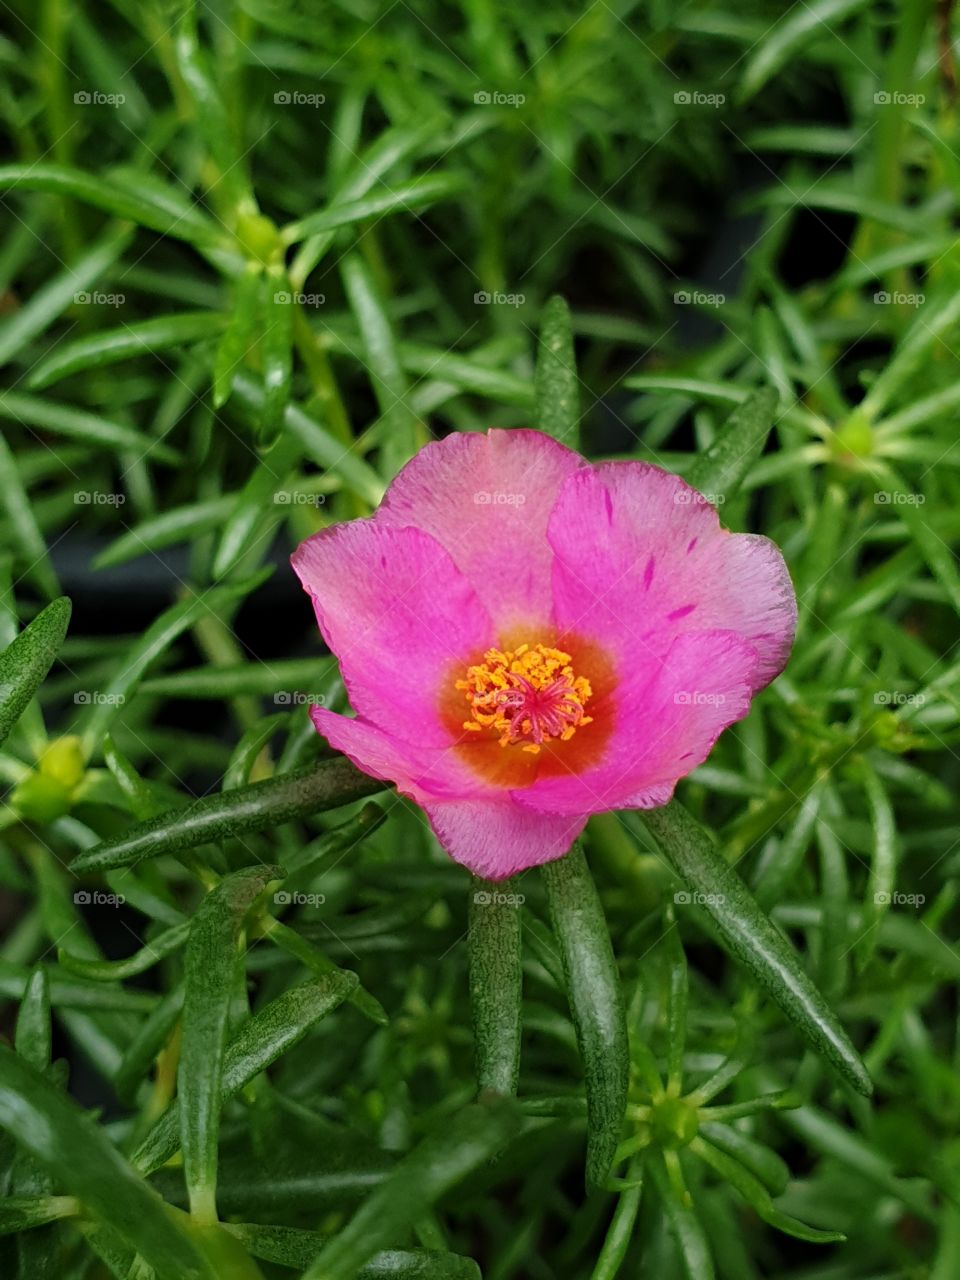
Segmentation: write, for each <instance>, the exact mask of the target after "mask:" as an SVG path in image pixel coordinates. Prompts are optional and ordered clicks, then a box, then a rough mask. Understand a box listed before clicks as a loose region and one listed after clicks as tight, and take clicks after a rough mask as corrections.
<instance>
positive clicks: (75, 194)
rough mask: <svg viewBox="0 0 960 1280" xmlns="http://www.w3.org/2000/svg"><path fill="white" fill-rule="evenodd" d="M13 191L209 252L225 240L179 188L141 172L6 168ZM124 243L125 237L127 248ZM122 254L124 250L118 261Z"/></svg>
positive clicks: (3, 176) (5, 181) (4, 180)
mask: <svg viewBox="0 0 960 1280" xmlns="http://www.w3.org/2000/svg"><path fill="white" fill-rule="evenodd" d="M12 187H17V188H18V189H20V190H23V191H49V192H52V193H54V194H56V195H61V196H69V197H71V198H72V199H75V200H82V201H83V202H84V203H85V204H91V205H93V206H94V207H95V208H97V209H102V210H103V211H104V212H105V213H112V214H114V215H115V216H116V217H118V218H125V219H127V220H129V221H130V222H137V223H139V224H140V225H141V226H143V227H149V228H150V230H151V231H159V232H160V233H161V234H162V235H168V236H173V237H174V238H175V239H178V240H189V241H190V242H191V243H193V244H197V245H203V246H205V247H207V248H210V247H213V246H215V245H217V244H220V243H221V242H222V241H223V235H222V233H221V232H220V231H219V230H218V229H217V226H216V224H215V223H213V222H211V221H210V219H209V218H207V217H205V216H204V215H203V214H202V213H201V211H200V209H199V208H198V207H197V206H196V205H194V204H191V202H190V201H189V200H186V199H185V198H184V196H183V194H182V193H181V191H179V190H178V189H177V188H176V187H166V186H164V185H163V184H162V183H160V182H158V181H157V180H156V179H155V178H154V179H152V180H151V181H149V182H147V181H145V179H144V175H143V173H140V172H137V173H134V174H130V173H124V172H123V171H119V172H117V173H115V174H107V173H102V172H98V173H97V174H96V175H94V174H92V173H86V172H84V170H82V169H71V168H69V167H68V166H66V165H56V164H28V165H15V164H12V165H2V166H0V189H8V188H12ZM123 243H125V238H124V240H123V241H122V242H121V245H120V248H121V249H122V247H123ZM119 252H120V250H119V249H118V251H117V256H119ZM99 274H100V272H99V271H98V272H97V273H96V274H95V275H94V276H93V277H92V279H91V280H90V281H88V283H90V284H92V283H94V282H95V281H96V279H97V277H98V276H99ZM84 287H85V286H84V285H83V284H78V285H75V286H74V288H73V289H72V290H71V298H70V300H72V295H73V293H74V292H76V290H77V289H83V288H84Z"/></svg>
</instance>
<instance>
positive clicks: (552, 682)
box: [456, 644, 593, 755]
mask: <svg viewBox="0 0 960 1280" xmlns="http://www.w3.org/2000/svg"><path fill="white" fill-rule="evenodd" d="M483 659H484V660H483V662H481V663H479V664H478V665H477V666H473V667H468V668H467V674H466V678H465V679H463V680H458V681H457V683H456V687H457V688H458V689H462V690H463V691H464V693H465V695H466V699H467V702H469V704H470V714H471V717H472V718H471V719H470V720H465V721H464V722H463V727H464V729H469V730H470V731H471V732H472V733H481V732H482V731H483V730H484V729H491V728H492V729H496V730H497V731H498V732H499V734H500V745H501V747H508V746H514V745H520V746H522V749H523V750H524V751H529V752H531V754H533V755H536V754H537V752H538V751H539V750H540V748H541V747H542V745H543V743H544V741H545V740H546V739H548V738H559V739H560V741H561V742H568V741H569V740H570V738H572V737H573V735H574V734H575V733H576V731H577V729H579V728H581V727H582V726H583V725H586V724H590V723H591V718H590V716H587V715H584V707H585V705H586V703H587V701H588V700H589V698H590V697H591V696H592V695H593V690H592V689H591V687H590V681H589V680H587V679H586V677H585V676H578V675H575V674H574V670H573V667H571V666H570V654H569V653H563V652H562V651H561V650H560V649H551V648H548V647H547V646H546V645H542V644H534V645H529V644H522V645H520V646H519V648H517V649H512V650H511V649H503V650H501V649H488V650H487V652H486V653H485V654H484V655H483Z"/></svg>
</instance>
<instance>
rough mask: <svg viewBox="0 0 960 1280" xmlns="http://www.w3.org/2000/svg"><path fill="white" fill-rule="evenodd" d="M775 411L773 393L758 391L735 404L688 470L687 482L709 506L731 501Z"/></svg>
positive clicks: (767, 389)
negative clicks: (708, 502)
mask: <svg viewBox="0 0 960 1280" xmlns="http://www.w3.org/2000/svg"><path fill="white" fill-rule="evenodd" d="M776 409H777V393H776V391H774V390H773V388H772V387H762V388H761V389H760V390H759V391H756V392H754V393H753V395H751V396H749V397H748V398H747V399H746V400H744V401H743V403H742V404H738V405H737V406H736V408H735V409H734V410H733V412H732V413H731V414H730V416H729V417H728V418H727V420H726V422H725V423H724V424H723V426H722V427H721V428H720V431H719V432H718V433H717V437H716V439H715V440H714V441H713V443H712V444H710V445H709V446H708V447H707V448H706V449H704V450H703V452H702V453H698V454H697V460H696V462H695V463H694V464H693V466H692V467H691V468H690V471H689V473H688V475H687V477H686V478H687V480H688V481H689V482H690V484H692V485H693V487H694V488H695V489H699V490H700V492H701V493H703V494H706V495H707V496H708V497H709V499H710V501H711V502H716V501H717V500H718V499H720V500H723V501H729V500H730V499H731V498H733V497H734V496H735V495H736V493H737V490H738V489H739V488H740V485H741V484H742V483H743V481H744V479H745V478H746V476H747V474H748V473H749V471H750V470H751V468H752V467H753V465H754V464H755V463H756V461H757V459H758V458H759V457H760V455H761V453H762V452H763V446H764V445H765V444H766V440H767V436H768V435H769V434H770V428H771V427H772V426H773V420H774V415H775V413H776Z"/></svg>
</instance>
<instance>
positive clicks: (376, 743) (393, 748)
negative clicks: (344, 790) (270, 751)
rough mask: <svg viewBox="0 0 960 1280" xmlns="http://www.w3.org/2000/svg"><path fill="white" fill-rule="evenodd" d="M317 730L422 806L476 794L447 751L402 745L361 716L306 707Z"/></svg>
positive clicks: (472, 780)
mask: <svg viewBox="0 0 960 1280" xmlns="http://www.w3.org/2000/svg"><path fill="white" fill-rule="evenodd" d="M310 717H311V719H312V720H313V723H314V724H315V725H316V727H317V731H318V732H319V733H321V734H322V735H323V737H324V738H326V740H327V742H329V743H330V745H331V747H333V748H335V750H337V751H342V752H343V754H344V755H345V756H348V757H349V758H350V759H351V760H352V761H353V763H354V764H355V765H356V766H357V768H358V769H362V770H363V772H364V773H369V774H370V776H371V777H373V778H382V779H383V780H384V782H393V783H396V786H397V789H398V790H399V791H401V792H402V793H403V794H404V795H405V796H409V797H410V799H411V800H416V801H417V803H418V804H419V803H421V802H422V801H423V800H424V799H425V798H426V797H428V796H432V797H434V798H436V797H440V798H443V799H446V798H457V799H459V798H461V797H463V796H469V795H471V794H473V793H474V792H475V791H476V789H477V784H476V779H475V778H472V777H471V775H470V774H469V772H468V771H467V770H466V768H465V766H464V765H463V763H462V762H461V760H460V758H459V757H458V756H457V754H456V753H455V752H453V751H450V750H449V749H448V748H446V747H429V746H423V745H422V744H413V743H409V742H404V741H402V740H401V739H399V738H395V737H394V736H393V735H392V734H390V733H388V732H386V731H385V730H383V729H381V728H378V726H377V725H375V724H371V723H370V722H369V721H368V720H365V719H363V717H362V716H356V717H350V716H341V715H338V714H337V713H336V712H335V711H328V710H327V709H326V707H311V708H310Z"/></svg>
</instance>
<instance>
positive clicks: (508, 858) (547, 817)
mask: <svg viewBox="0 0 960 1280" xmlns="http://www.w3.org/2000/svg"><path fill="white" fill-rule="evenodd" d="M502 794H503V793H501V795H502ZM422 804H423V807H424V809H425V810H426V814H427V817H428V818H429V819H430V825H431V826H432V827H433V830H434V833H435V835H436V837H437V839H438V840H439V841H440V843H441V844H442V845H443V847H444V849H446V851H447V852H448V853H449V854H450V856H451V857H452V858H454V859H455V860H456V861H457V862H461V863H463V865H464V866H465V867H469V868H470V870H471V871H472V872H473V873H474V874H475V875H478V876H483V877H484V879H486V880H505V879H506V878H507V877H508V876H512V875H514V874H516V872H518V871H524V870H525V869H526V868H527V867H536V866H539V865H540V864H541V863H543V862H552V861H553V860H554V859H555V858H562V857H563V855H564V854H565V853H566V852H567V851H568V850H569V848H570V846H571V844H573V842H574V840H575V839H576V838H577V836H578V835H579V834H580V832H581V831H582V830H583V828H584V826H585V825H586V821H587V819H586V816H585V815H580V816H575V817H570V816H566V815H560V816H558V815H555V814H547V813H535V812H534V811H533V810H532V809H527V808H522V807H520V806H519V805H516V804H513V803H512V802H511V801H510V800H509V799H508V798H504V799H487V798H486V797H484V798H480V799H475V800H454V801H446V802H443V801H441V802H437V801H434V800H430V799H427V800H424V801H423V802H422Z"/></svg>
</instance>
